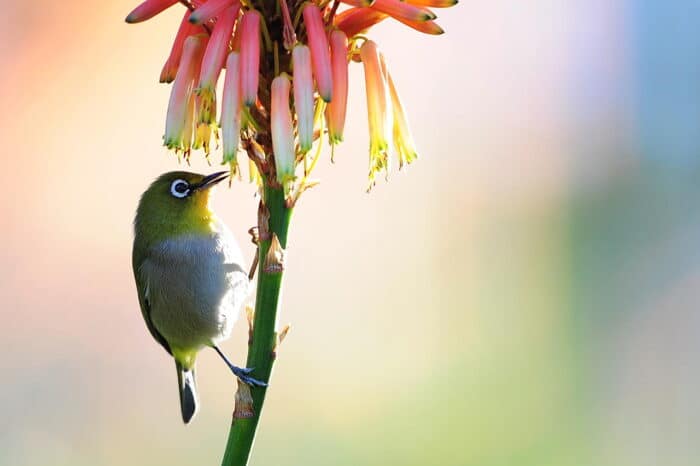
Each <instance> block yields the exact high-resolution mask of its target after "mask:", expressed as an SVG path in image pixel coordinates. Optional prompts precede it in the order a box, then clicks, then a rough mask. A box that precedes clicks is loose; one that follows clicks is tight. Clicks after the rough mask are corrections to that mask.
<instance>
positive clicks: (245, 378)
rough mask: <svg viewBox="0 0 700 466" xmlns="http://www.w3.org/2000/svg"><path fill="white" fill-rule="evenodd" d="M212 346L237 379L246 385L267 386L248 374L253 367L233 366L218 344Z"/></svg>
mask: <svg viewBox="0 0 700 466" xmlns="http://www.w3.org/2000/svg"><path fill="white" fill-rule="evenodd" d="M212 348H214V349H215V350H216V352H217V353H219V356H221V359H223V360H224V362H225V363H226V365H227V366H228V367H229V369H231V372H233V375H235V376H236V377H238V379H239V380H240V381H241V382H243V383H245V384H247V385H252V386H255V387H267V383H265V382H262V381H260V380H258V379H254V378H253V377H251V376H250V373H251V372H253V369H254V368H248V367H238V366H234V365H233V363H232V362H231V361H229V359H228V358H227V357H226V355H225V354H224V353H222V352H221V350H220V349H219V347H218V346H216V345H213V346H212Z"/></svg>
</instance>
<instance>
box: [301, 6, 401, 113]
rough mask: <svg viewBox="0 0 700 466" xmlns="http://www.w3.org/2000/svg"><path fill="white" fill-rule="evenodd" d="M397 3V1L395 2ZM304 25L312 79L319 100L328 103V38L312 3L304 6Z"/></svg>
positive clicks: (331, 90) (329, 74)
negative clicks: (314, 82)
mask: <svg viewBox="0 0 700 466" xmlns="http://www.w3.org/2000/svg"><path fill="white" fill-rule="evenodd" d="M397 1H398V0H397ZM303 15H304V24H305V25H306V35H307V37H308V41H309V47H310V48H311V62H312V64H313V70H314V78H316V86H317V87H318V93H319V94H320V95H321V98H322V99H323V100H325V101H326V102H330V101H331V99H332V97H333V78H332V76H331V57H330V51H329V50H328V38H327V37H326V31H325V29H324V26H323V18H322V17H321V10H319V8H318V6H316V5H314V4H313V3H307V4H306V6H304V11H303Z"/></svg>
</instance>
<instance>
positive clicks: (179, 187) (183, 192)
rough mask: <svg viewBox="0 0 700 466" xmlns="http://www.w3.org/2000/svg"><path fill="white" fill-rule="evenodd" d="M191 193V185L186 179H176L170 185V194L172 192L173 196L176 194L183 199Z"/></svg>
mask: <svg viewBox="0 0 700 466" xmlns="http://www.w3.org/2000/svg"><path fill="white" fill-rule="evenodd" d="M189 193H190V185H189V183H188V182H187V181H185V180H175V181H173V183H172V184H171V185H170V194H172V195H173V196H175V197H177V198H179V199H182V198H183V197H187V195H188V194H189Z"/></svg>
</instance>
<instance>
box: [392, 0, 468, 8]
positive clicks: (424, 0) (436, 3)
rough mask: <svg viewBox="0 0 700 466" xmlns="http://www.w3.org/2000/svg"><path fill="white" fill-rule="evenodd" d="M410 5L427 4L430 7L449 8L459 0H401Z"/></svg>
mask: <svg viewBox="0 0 700 466" xmlns="http://www.w3.org/2000/svg"><path fill="white" fill-rule="evenodd" d="M403 1H405V2H406V3H408V4H410V5H415V6H427V7H430V8H449V7H451V6H455V5H456V4H457V3H458V2H459V0H403Z"/></svg>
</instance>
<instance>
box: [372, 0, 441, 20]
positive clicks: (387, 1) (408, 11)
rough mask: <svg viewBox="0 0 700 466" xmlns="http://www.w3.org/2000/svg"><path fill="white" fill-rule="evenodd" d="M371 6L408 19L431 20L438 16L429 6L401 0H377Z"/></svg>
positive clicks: (397, 17)
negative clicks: (420, 5)
mask: <svg viewBox="0 0 700 466" xmlns="http://www.w3.org/2000/svg"><path fill="white" fill-rule="evenodd" d="M370 8H372V9H374V10H377V11H381V12H382V13H386V14H387V15H389V16H391V17H393V18H396V19H399V18H402V19H405V20H407V21H430V20H431V19H435V18H436V16H435V14H434V13H433V12H432V11H430V10H428V9H427V8H422V7H418V6H414V5H410V4H408V3H406V2H402V1H400V0H375V2H374V3H373V4H372V6H371V7H370Z"/></svg>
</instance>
